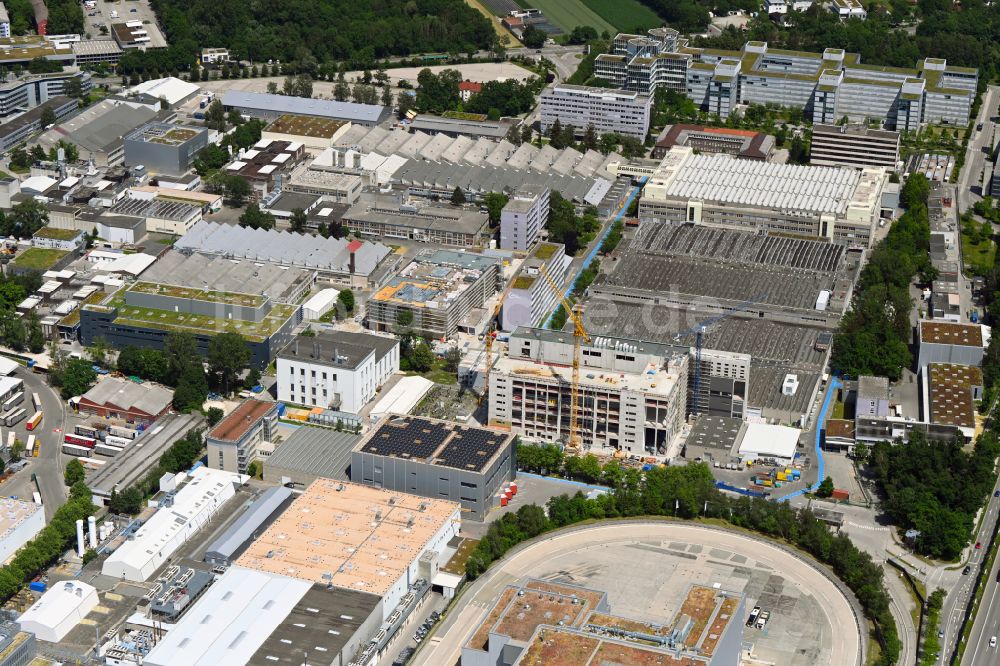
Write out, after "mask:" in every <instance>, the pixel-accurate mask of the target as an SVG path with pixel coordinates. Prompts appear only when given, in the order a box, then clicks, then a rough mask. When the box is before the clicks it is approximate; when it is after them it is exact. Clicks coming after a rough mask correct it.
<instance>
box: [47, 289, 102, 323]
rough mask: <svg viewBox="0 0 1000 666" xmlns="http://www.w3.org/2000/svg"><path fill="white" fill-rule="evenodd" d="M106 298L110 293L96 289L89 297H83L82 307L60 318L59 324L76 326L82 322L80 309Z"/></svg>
mask: <svg viewBox="0 0 1000 666" xmlns="http://www.w3.org/2000/svg"><path fill="white" fill-rule="evenodd" d="M106 298H108V294H107V293H105V292H103V291H95V292H94V293H92V294H91V295H90V296H87V298H85V299H83V302H82V303H80V307H79V308H77V309H76V310H73V311H72V312H70V313H69V314H68V315H66V316H65V317H63V318H62V319H60V320H59V325H60V326H68V327H70V328H72V327H73V326H76V325H77V324H79V323H80V310H81V309H82V308H84V307H85V306H88V305H97V304H98V303H100V302H101V301H103V300H104V299H106Z"/></svg>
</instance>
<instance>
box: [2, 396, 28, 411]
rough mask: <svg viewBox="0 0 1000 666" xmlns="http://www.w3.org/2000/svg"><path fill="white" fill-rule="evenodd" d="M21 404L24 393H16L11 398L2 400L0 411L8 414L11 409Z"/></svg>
mask: <svg viewBox="0 0 1000 666" xmlns="http://www.w3.org/2000/svg"><path fill="white" fill-rule="evenodd" d="M22 402H24V391H18V392H17V393H15V394H14V395H12V396H11V397H9V398H7V399H6V400H4V403H3V406H2V407H0V409H3V411H5V412H9V411H10V410H11V409H13V408H14V407H15V406H17V405H20V404H21V403H22Z"/></svg>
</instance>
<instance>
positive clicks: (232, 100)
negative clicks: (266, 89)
mask: <svg viewBox="0 0 1000 666" xmlns="http://www.w3.org/2000/svg"><path fill="white" fill-rule="evenodd" d="M222 106H223V108H225V110H226V111H230V110H232V109H236V110H238V111H239V112H240V113H242V114H244V115H248V116H252V117H254V118H261V119H263V120H275V119H277V118H280V117H281V116H284V115H286V114H294V115H298V116H311V117H316V118H326V119H329V120H339V121H342V122H349V123H352V124H354V125H361V126H364V127H372V126H374V125H379V124H381V123H382V122H383V121H385V120H388V119H389V116H391V115H392V109H391V108H389V107H387V106H377V105H374V104H356V103H354V102H335V101H333V100H324V99H314V98H304V97H290V96H288V95H271V94H268V93H256V92H247V91H243V90H227V91H226V92H225V94H223V96H222Z"/></svg>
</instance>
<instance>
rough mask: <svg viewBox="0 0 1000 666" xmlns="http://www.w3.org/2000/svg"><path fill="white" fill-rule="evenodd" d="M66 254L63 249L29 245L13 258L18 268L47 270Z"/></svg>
mask: <svg viewBox="0 0 1000 666" xmlns="http://www.w3.org/2000/svg"><path fill="white" fill-rule="evenodd" d="M67 254H69V253H68V252H65V251H63V250H50V249H48V248H43V247H30V248H28V249H27V250H25V251H24V252H22V253H21V254H19V255H18V256H17V258H16V259H14V265H15V266H17V267H18V268H26V269H28V270H33V271H47V270H49V269H50V268H52V266H53V265H54V264H55V263H56V262H57V261H59V260H60V259H62V258H63V257H65V256H66V255H67Z"/></svg>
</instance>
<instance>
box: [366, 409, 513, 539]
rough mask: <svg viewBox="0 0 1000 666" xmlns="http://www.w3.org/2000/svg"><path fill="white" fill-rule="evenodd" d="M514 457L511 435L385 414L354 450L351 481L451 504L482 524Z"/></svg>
mask: <svg viewBox="0 0 1000 666" xmlns="http://www.w3.org/2000/svg"><path fill="white" fill-rule="evenodd" d="M516 458H517V449H516V441H515V437H514V436H513V435H512V434H510V433H506V432H500V431H497V430H492V429H489V428H475V427H470V426H459V425H456V424H452V423H447V422H445V421H438V420H436V419H427V418H420V417H410V416H395V415H390V416H388V417H386V418H385V419H384V420H383V421H382V422H380V423H379V425H378V426H377V427H375V428H373V429H372V430H370V431H369V432H368V434H366V435H365V437H364V438H363V439H362V440H361V441H360V442H358V444H357V446H355V448H354V451H353V452H352V455H351V480H352V481H354V482H356V483H362V484H364V485H370V486H375V487H377V488H386V489H389V490H396V491H400V492H407V493H412V494H414V495H420V496H422V497H432V498H436V499H448V500H451V501H455V502H458V503H459V504H460V505H461V507H462V515H463V516H464V517H467V518H471V519H472V520H484V519H485V518H486V514H487V512H488V511H489V510H490V509H492V508H494V507H495V506H498V505H499V500H498V498H497V497H496V495H497V493H498V491H499V490H500V488H501V486H503V484H505V483H507V482H508V481H512V480H513V479H514V476H515V474H516V470H517V464H516Z"/></svg>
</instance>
